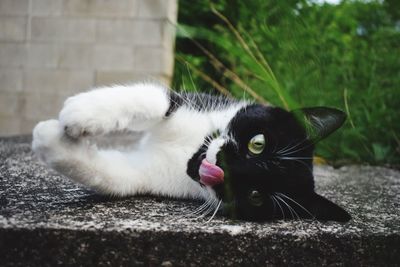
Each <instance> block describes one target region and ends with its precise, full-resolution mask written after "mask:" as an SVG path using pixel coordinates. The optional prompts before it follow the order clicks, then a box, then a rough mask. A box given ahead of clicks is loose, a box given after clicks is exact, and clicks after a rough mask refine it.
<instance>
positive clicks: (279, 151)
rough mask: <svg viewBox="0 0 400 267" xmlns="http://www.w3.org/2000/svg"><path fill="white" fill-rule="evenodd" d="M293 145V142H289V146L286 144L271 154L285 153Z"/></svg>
mask: <svg viewBox="0 0 400 267" xmlns="http://www.w3.org/2000/svg"><path fill="white" fill-rule="evenodd" d="M293 143H294V141H291V142H290V143H289V144H287V145H286V146H284V147H282V148H280V149H279V150H278V151H276V149H274V150H273V151H272V153H282V152H283V151H285V150H288V149H291V148H292V147H291V146H292V145H293ZM276 146H277V145H276Z"/></svg>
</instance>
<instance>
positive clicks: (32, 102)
mask: <svg viewBox="0 0 400 267" xmlns="http://www.w3.org/2000/svg"><path fill="white" fill-rule="evenodd" d="M176 17H177V0H0V136H4V135H13V134H25V133H30V132H31V130H32V128H33V126H34V125H35V124H36V123H37V122H38V121H40V120H44V119H48V118H52V117H56V116H57V113H58V111H59V110H60V108H61V107H62V103H63V101H64V99H65V98H66V97H68V96H70V95H73V94H75V93H78V92H81V91H85V90H87V89H89V88H91V87H94V86H98V85H108V84H112V83H127V82H130V81H137V80H144V79H155V80H159V81H161V82H163V83H165V84H168V83H169V82H170V79H171V76H172V70H173V47H174V38H175V36H174V27H173V26H172V24H173V23H175V22H176ZM171 22H172V24H171Z"/></svg>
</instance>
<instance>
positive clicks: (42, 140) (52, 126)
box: [32, 120, 63, 162]
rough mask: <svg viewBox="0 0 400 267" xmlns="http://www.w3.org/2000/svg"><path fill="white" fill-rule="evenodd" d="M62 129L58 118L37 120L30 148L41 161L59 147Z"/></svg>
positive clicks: (47, 158)
mask: <svg viewBox="0 0 400 267" xmlns="http://www.w3.org/2000/svg"><path fill="white" fill-rule="evenodd" d="M62 135H63V130H62V128H61V126H60V123H59V122H58V120H48V121H42V122H39V123H38V124H37V125H36V126H35V128H34V129H33V133H32V137H33V139H32V150H33V152H34V153H35V154H36V155H37V156H39V158H40V159H42V160H43V161H46V162H47V161H48V160H49V158H50V157H52V154H57V153H54V151H55V150H57V148H58V147H59V144H60V140H61V138H62Z"/></svg>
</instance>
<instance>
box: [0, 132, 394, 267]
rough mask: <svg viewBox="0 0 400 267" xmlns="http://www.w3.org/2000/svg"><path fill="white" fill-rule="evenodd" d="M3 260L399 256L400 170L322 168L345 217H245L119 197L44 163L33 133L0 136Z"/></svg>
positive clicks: (319, 172) (210, 261) (181, 261)
mask: <svg viewBox="0 0 400 267" xmlns="http://www.w3.org/2000/svg"><path fill="white" fill-rule="evenodd" d="M0 162H1V163H0V251H1V253H0V266H54V265H69V266H88V265H96V266H97V265H98V266H120V265H125V266H137V265H138V266H140V265H145V266H148V265H151V266H153V265H162V266H209V265H211V266H217V265H218V266H221V265H234V266H237V265H245V266H250V265H251V266H255V265H262V266H266V265H299V266H313V265H317V266H320V265H332V266H338V265H341V266H342V265H352V266H353V265H354V266H359V265H362V266H396V265H397V266H398V264H399V263H400V224H399V221H400V220H399V219H400V218H399V217H400V209H399V208H400V194H399V193H400V172H398V171H396V170H392V169H388V168H382V167H369V166H347V167H343V168H341V169H333V168H331V167H318V168H317V169H316V183H317V186H318V187H317V191H318V192H319V193H321V194H322V195H324V196H326V197H328V198H330V199H332V200H334V201H336V202H337V203H338V204H340V205H342V206H343V207H346V208H347V210H348V211H349V212H350V213H351V214H352V216H353V220H352V221H350V222H349V223H346V224H339V223H334V222H327V223H322V222H316V221H303V222H299V221H275V222H269V223H262V224H259V223H249V222H239V221H229V220H227V219H225V218H221V217H217V218H215V219H214V220H213V221H212V222H211V223H208V224H205V221H206V220H204V219H199V220H194V219H190V218H185V217H184V215H185V214H188V213H189V212H191V211H193V210H194V209H195V208H196V207H198V205H199V203H195V202H190V201H181V200H166V199H162V198H154V197H134V198H125V199H115V198H114V199H113V198H107V197H102V196H99V195H97V194H95V193H94V192H93V191H90V190H87V189H85V188H83V187H81V186H79V185H76V184H74V183H72V182H70V181H69V180H67V179H65V178H63V177H61V176H59V175H58V174H56V173H54V172H52V171H50V170H48V169H47V168H45V167H44V166H43V165H41V164H40V163H39V162H38V161H37V159H36V158H35V157H34V156H33V155H32V153H31V150H30V139H29V137H16V138H6V139H0Z"/></svg>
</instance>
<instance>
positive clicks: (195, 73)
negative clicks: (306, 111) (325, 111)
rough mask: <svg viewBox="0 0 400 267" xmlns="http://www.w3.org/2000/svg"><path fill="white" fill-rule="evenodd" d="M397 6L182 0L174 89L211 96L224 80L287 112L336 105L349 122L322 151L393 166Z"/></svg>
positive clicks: (399, 69) (399, 100)
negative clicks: (206, 93) (251, 91)
mask: <svg viewBox="0 0 400 267" xmlns="http://www.w3.org/2000/svg"><path fill="white" fill-rule="evenodd" d="M399 3H400V1H398V0H392V1H368V2H365V1H343V2H341V3H340V4H338V5H330V4H316V3H313V2H311V1H305V0H288V1H278V0H252V1H247V0H220V1H185V0H181V1H180V2H179V17H178V20H179V23H180V26H178V38H177V43H176V57H177V60H176V64H175V73H174V82H173V87H174V88H185V89H186V90H201V91H206V92H213V91H216V89H215V84H216V83H218V85H219V86H220V87H221V88H226V89H228V90H229V91H230V92H231V93H232V94H233V95H234V96H236V97H243V96H244V95H246V96H247V97H251V95H249V93H248V92H249V91H246V90H245V89H249V88H250V90H254V92H255V93H256V94H257V95H259V96H261V97H262V98H264V99H266V100H267V101H268V102H269V103H271V104H273V105H277V106H282V107H286V108H289V109H292V108H296V107H306V106H330V107H337V108H340V109H342V110H345V111H346V112H347V113H348V120H347V122H346V124H345V126H344V127H343V128H342V129H341V130H339V131H338V132H336V133H335V134H333V135H332V136H330V137H329V138H327V139H326V140H324V141H322V142H321V143H320V145H319V146H318V151H317V153H318V155H320V156H322V157H324V158H325V159H328V160H330V161H332V162H345V163H348V162H369V163H373V164H381V163H389V164H396V165H397V164H399V163H400V122H399V109H400V5H399ZM213 10H214V11H213ZM218 12H219V13H218ZM225 19H227V20H228V21H229V22H227V21H224V20H225ZM232 29H233V30H232ZM236 30H237V32H235V31H236ZM238 34H239V38H238ZM240 38H243V41H244V43H243V42H242V41H241V40H240ZM246 46H247V47H246ZM207 53H209V54H207ZM210 55H211V56H210ZM213 57H215V58H214V59H213ZM216 60H217V61H216ZM264 60H265V62H264ZM216 62H217V63H216ZM218 62H219V63H220V64H219V63H218ZM269 67H270V68H271V70H272V72H271V73H270V72H269V70H268V68H269ZM230 71H231V72H230ZM232 73H233V74H232ZM235 75H237V76H235ZM210 79H211V80H212V81H213V84H211V83H210ZM238 79H239V80H240V81H241V82H243V83H244V84H246V86H247V87H246V86H243V84H242V83H240V82H239V83H238ZM212 85H214V86H212Z"/></svg>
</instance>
